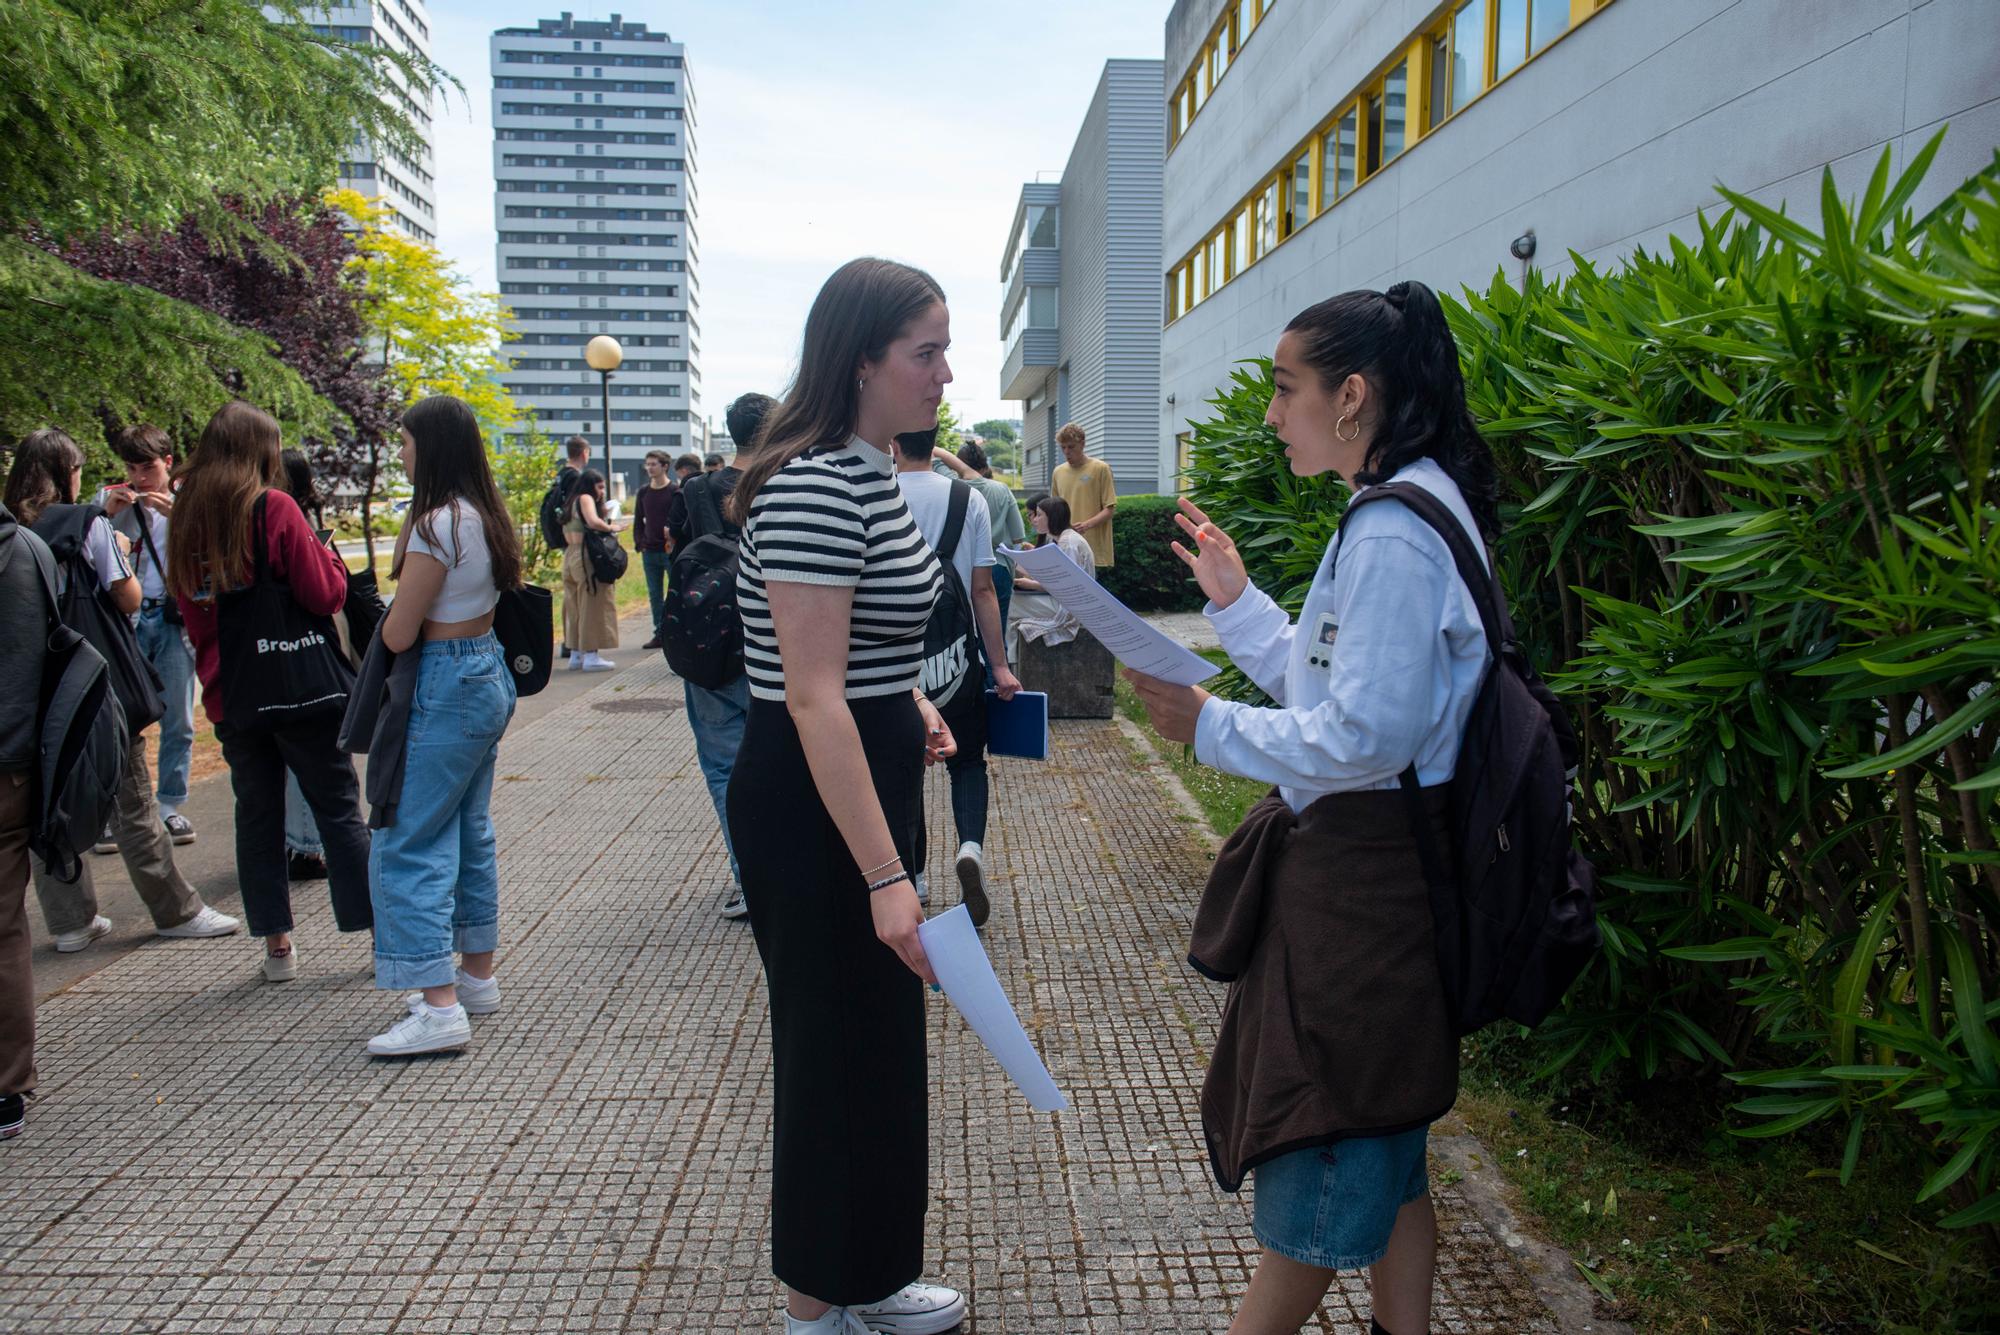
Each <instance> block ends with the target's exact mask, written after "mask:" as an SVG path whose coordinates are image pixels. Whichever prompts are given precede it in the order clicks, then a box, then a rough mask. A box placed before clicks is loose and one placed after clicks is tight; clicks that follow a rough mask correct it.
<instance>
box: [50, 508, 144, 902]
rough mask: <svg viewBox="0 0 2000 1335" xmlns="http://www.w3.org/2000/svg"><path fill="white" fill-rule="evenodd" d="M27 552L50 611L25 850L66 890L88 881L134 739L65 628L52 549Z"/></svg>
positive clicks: (79, 642)
mask: <svg viewBox="0 0 2000 1335" xmlns="http://www.w3.org/2000/svg"><path fill="white" fill-rule="evenodd" d="M28 546H29V547H30V548H31V549H32V550H33V552H34V557H35V564H36V566H37V567H38V568H39V570H40V572H41V581H42V592H43V596H44V597H45V598H46V599H47V608H48V644H47V648H46V650H45V652H44V653H43V656H42V679H41V682H40V683H39V686H40V697H39V699H38V701H37V708H36V713H35V719H36V755H35V816H34V822H35V823H34V829H33V832H32V833H30V835H29V836H28V847H29V848H30V849H31V850H32V851H33V852H34V854H35V856H37V857H39V858H40V859H41V860H42V865H43V866H45V867H47V868H48V871H49V874H50V875H51V876H54V877H55V878H56V879H57V880H58V881H61V882H63V883H64V884H66V885H68V884H74V883H75V881H76V879H77V877H79V876H81V875H82V874H83V850H85V849H86V848H89V847H90V846H91V845H92V844H93V843H95V842H96V841H97V837H98V835H99V834H101V833H102V832H103V830H104V826H105V822H106V821H108V820H109V819H110V818H111V808H112V805H113V804H114V803H115V802H116V800H117V796H118V784H119V781H120V780H121V779H122V778H123V777H124V774H125V759H126V748H127V745H128V743H129V742H130V738H131V734H130V732H129V731H128V730H127V729H126V726H125V710H124V707H123V706H122V705H120V704H119V703H118V694H117V692H116V691H114V690H113V689H112V684H111V674H110V672H109V671H108V670H107V669H106V667H105V663H104V657H103V655H101V654H99V653H98V652H97V650H95V649H93V648H92V647H91V645H90V641H88V640H86V639H84V638H83V636H82V635H80V634H78V633H77V632H76V631H75V630H74V629H73V628H71V627H70V626H68V625H65V624H64V623H63V620H62V616H61V611H60V609H61V603H60V600H59V598H58V596H57V594H56V565H55V561H54V559H53V558H52V557H51V556H50V554H49V550H48V548H47V547H46V546H45V545H43V544H42V543H40V542H31V543H29V544H28Z"/></svg>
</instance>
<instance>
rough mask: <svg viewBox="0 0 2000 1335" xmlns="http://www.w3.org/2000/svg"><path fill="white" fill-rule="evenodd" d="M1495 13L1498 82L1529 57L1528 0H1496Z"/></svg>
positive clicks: (1494, 40)
mask: <svg viewBox="0 0 2000 1335" xmlns="http://www.w3.org/2000/svg"><path fill="white" fill-rule="evenodd" d="M1564 2H1565V3H1567V0H1564ZM1495 13H1496V15H1497V16H1498V17H1497V20H1496V22H1495V23H1494V25H1493V27H1494V33H1493V80H1494V82H1495V83H1498V82H1499V81H1500V80H1501V79H1504V78H1506V77H1507V76H1508V75H1509V74H1511V73H1513V71H1514V70H1515V69H1516V68H1517V67H1519V65H1520V64H1521V62H1523V61H1524V60H1526V59H1527V58H1528V0H1495Z"/></svg>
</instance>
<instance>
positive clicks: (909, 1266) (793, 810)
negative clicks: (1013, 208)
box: [726, 259, 965, 1335]
mask: <svg viewBox="0 0 2000 1335" xmlns="http://www.w3.org/2000/svg"><path fill="white" fill-rule="evenodd" d="M950 342H951V319H950V314H949V312H947V311H946V309H945V304H944V293H943V291H941V290H940V289H939V287H938V285H937V283H936V281H935V280H933V279H932V278H931V276H930V275H929V274H926V273H924V272H922V271H921V270H918V269H912V268H910V267H909V266H908V265H903V264H895V263H892V262H890V261H888V260H874V259H861V260H853V261H850V262H849V263H847V264H844V265H842V266H841V267H840V268H839V269H838V270H837V271H835V273H834V275H833V276H832V277H831V278H829V279H827V280H826V285H825V286H824V287H822V288H821V289H820V292H819V296H818V297H817V298H815V299H814V301H813V304H812V310H811V312H810V313H809V314H808V315H807V316H806V332H805V344H804V347H803V349H802V351H801V352H800V355H799V372H798V378H797V379H796V380H795V381H794V382H793V384H792V387H791V389H790V391H789V392H788V393H787V394H786V395H785V398H784V401H783V402H782V403H780V404H778V405H777V406H776V407H774V408H772V409H771V411H770V413H769V414H768V415H767V416H766V417H765V419H764V425H763V427H762V428H761V429H760V430H759V431H758V433H757V442H758V443H757V447H756V457H755V460H754V461H753V462H752V463H751V464H750V466H749V467H748V468H746V469H744V471H743V477H742V479H741V480H740V481H738V482H737V484H736V490H735V491H734V492H733V493H732V494H731V496H730V506H731V509H732V511H733V517H734V518H735V519H736V521H737V522H738V523H740V524H741V525H742V526H743V539H742V555H741V568H740V571H739V573H738V575H737V582H736V600H737V605H738V607H739V608H740V609H741V612H742V616H743V663H744V670H745V672H746V674H747V675H748V676H749V678H750V713H749V717H748V720H747V721H746V723H745V724H744V731H743V743H742V746H741V747H740V748H739V749H738V751H737V754H736V767H735V769H734V771H733V772H732V773H731V774H730V777H729V794H728V797H727V799H726V805H727V808H728V818H729V830H730V837H731V843H732V845H733V847H734V848H735V850H736V856H737V860H738V861H739V862H740V863H741V866H742V877H743V895H744V898H745V899H746V900H747V901H748V903H749V907H750V927H751V930H752V931H753V932H754V933H755V934H756V937H757V953H758V954H759V955H760V956H762V958H763V961H764V978H765V983H766V986H767V988H768V990H769V993H770V1003H771V1061H772V1066H773V1068H774V1077H775V1078H774V1080H773V1087H774V1095H775V1098H774V1103H775V1107H774V1109H773V1117H772V1122H773V1127H772V1131H773V1136H772V1139H773V1147H772V1164H771V1268H772V1270H774V1271H775V1272H776V1273H777V1277H778V1278H779V1279H780V1280H782V1281H784V1284H785V1286H786V1288H787V1289H788V1290H789V1293H788V1295H787V1302H786V1310H785V1329H786V1331H787V1332H788V1335H807V1333H808V1332H812V1333H813V1335H866V1333H867V1332H869V1331H897V1332H901V1333H902V1335H930V1333H931V1332H938V1331H946V1330H950V1329H952V1328H953V1327H955V1326H957V1325H958V1324H959V1323H960V1321H961V1320H963V1319H964V1316H965V1299H964V1297H963V1296H962V1295H961V1294H959V1293H958V1292H956V1291H955V1290H953V1289H948V1288H945V1287H944V1286H942V1285H937V1284H923V1283H919V1282H917V1276H918V1274H919V1273H920V1271H921V1268H922V1266H923V1259H924V1212H925V1208H926V1206H927V1205H928V1204H929V1202H930V1165H929V1158H928V1155H929V1149H928V1147H929V1135H930V1126H929V1116H928V1112H927V1101H928V1091H929V1081H928V1079H927V1077H926V1075H925V1070H924V998H923V985H924V984H925V983H934V982H936V981H937V980H936V978H935V976H934V975H933V974H932V972H931V966H930V963H929V961H928V960H926V959H925V958H924V947H923V942H922V941H921V939H920V938H919V937H918V935H917V928H918V927H919V926H920V925H921V924H922V922H923V920H924V911H923V909H922V908H921V907H920V906H919V904H918V902H917V891H916V887H915V886H914V884H912V881H911V877H910V872H909V870H908V866H909V862H908V859H910V858H912V857H913V856H914V855H915V852H916V849H915V836H916V833H917V822H918V820H919V818H920V811H919V804H920V802H921V800H922V796H923V772H924V770H923V767H924V766H925V765H926V764H928V763H934V762H936V761H938V760H942V759H944V758H945V757H947V756H949V755H951V754H952V752H953V749H954V748H953V743H952V738H951V733H950V731H949V730H948V729H947V728H946V727H945V724H944V721H943V720H942V719H941V718H940V717H939V716H938V712H937V710H936V709H934V708H933V707H932V706H931V704H930V702H929V701H928V700H926V699H924V697H923V695H922V693H921V692H920V691H918V689H917V680H918V676H919V669H920V667H921V665H922V660H923V649H924V629H925V627H926V625H927V624H928V623H929V621H930V615H931V607H932V605H933V604H934V603H935V602H936V600H937V596H938V593H939V591H940V589H941V588H942V587H943V576H942V573H941V571H940V568H939V566H938V563H937V558H936V557H935V556H934V555H933V554H932V552H931V549H930V547H929V546H928V545H927V544H926V543H925V542H924V537H923V534H922V533H921V532H920V531H919V530H918V528H917V525H916V521H915V520H913V519H912V518H911V516H910V510H909V506H907V505H906V504H905V503H904V501H903V493H902V490H901V489H900V488H899V487H898V486H897V485H896V477H895V462H894V459H893V457H892V455H891V453H890V451H891V450H893V449H894V448H895V438H896V437H897V436H898V435H900V434H902V433H904V432H910V431H928V430H930V429H931V428H932V427H934V426H936V425H937V410H938V404H939V403H940V402H941V401H942V399H943V395H944V387H945V386H946V385H947V384H949V383H951V367H950V366H949V364H948V363H947V362H946V360H945V349H946V347H947V346H948V345H949V344H950Z"/></svg>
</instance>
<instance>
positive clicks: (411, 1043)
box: [368, 1005, 472, 1057]
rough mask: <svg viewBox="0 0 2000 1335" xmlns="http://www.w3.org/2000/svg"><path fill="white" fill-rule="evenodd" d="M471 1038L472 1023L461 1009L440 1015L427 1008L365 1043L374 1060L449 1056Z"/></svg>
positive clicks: (415, 1011)
mask: <svg viewBox="0 0 2000 1335" xmlns="http://www.w3.org/2000/svg"><path fill="white" fill-rule="evenodd" d="M471 1038H472V1021H471V1020H468V1019H467V1018H466V1016H465V1007H464V1006H462V1005H459V1006H453V1007H452V1008H451V1009H450V1010H448V1011H445V1012H443V1013H442V1014H440V1013H439V1012H437V1011H434V1010H432V1009H431V1008H430V1007H429V1006H425V1007H423V1009H421V1010H413V1011H411V1012H410V1013H409V1014H407V1015H405V1016H404V1017H403V1018H402V1019H400V1020H398V1021H396V1023H394V1024H392V1025H390V1026H389V1027H388V1028H387V1029H385V1030H383V1031H382V1032H381V1033H379V1034H377V1035H375V1037H373V1038H371V1039H369V1040H368V1051H369V1053H370V1054H371V1055H372V1056H376V1057H414V1056H416V1055H417V1054H418V1053H422V1052H450V1051H452V1050H453V1049H455V1048H462V1047H464V1046H465V1045H466V1043H467V1042H468V1041H469V1040H470V1039H471Z"/></svg>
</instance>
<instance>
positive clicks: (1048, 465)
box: [1000, 60, 1165, 495]
mask: <svg viewBox="0 0 2000 1335" xmlns="http://www.w3.org/2000/svg"><path fill="white" fill-rule="evenodd" d="M1160 79H1161V65H1160V62H1159V61H1157V60H1110V61H1106V62H1105V65H1104V72H1103V74H1102V75H1101V76H1100V77H1099V79H1098V84H1097V90H1096V93H1095V95H1094V96H1093V97H1092V98H1091V101H1090V107H1089V109H1088V110H1087V111H1085V113H1084V117H1083V124H1082V125H1081V126H1080V127H1079V129H1078V131H1077V137H1076V142H1075V144H1074V145H1073V146H1072V147H1071V149H1070V155H1069V161H1068V163H1067V164H1066V165H1065V166H1064V168H1063V174H1062V180H1061V181H1060V182H1059V183H1058V182H1035V183H1030V184H1027V185H1024V186H1022V187H1021V194H1020V197H1019V200H1018V201H1017V203H1016V205H1015V209H1014V222H1013V226H1012V227H1011V228H1010V229H1009V232H1008V237H1007V246H1006V250H1005V252H1004V253H1003V255H1002V257H1001V262H1000V282H1001V285H1002V289H1003V292H1002V297H1001V307H1000V324H1001V339H1002V342H1003V345H1004V347H1005V349H1006V352H1005V360H1004V361H1003V363H1002V365H1001V372H1000V393H1001V396H1002V397H1003V398H1008V399H1013V400H1015V401H1017V402H1018V403H1019V404H1020V405H1021V418H1022V422H1023V427H1022V460H1021V477H1022V480H1023V482H1024V483H1025V484H1026V485H1028V486H1030V487H1036V486H1043V485H1046V484H1047V482H1048V479H1049V476H1050V474H1051V473H1052V472H1053V470H1054V468H1055V465H1056V464H1057V463H1058V462H1060V458H1059V452H1058V451H1057V450H1056V448H1055V446H1054V437H1055V433H1056V431H1057V430H1058V429H1059V428H1060V427H1061V426H1062V425H1063V424H1064V423H1067V422H1075V423H1076V424H1077V425H1078V426H1080V427H1082V428H1083V432H1084V438H1085V448H1086V449H1087V450H1088V451H1089V453H1090V454H1091V456H1092V457H1093V458H1098V459H1103V460H1104V461H1105V462H1107V463H1109V464H1110V465H1111V472H1112V476H1113V477H1115V478H1116V479H1117V482H1118V490H1119V492H1120V493H1121V494H1126V495H1129V494H1132V493H1135V492H1151V491H1154V490H1157V489H1158V488H1159V486H1160V485H1161V483H1162V481H1163V479H1162V477H1161V475H1160V473H1159V468H1158V429H1159V410H1158V403H1159V385H1160V327H1159V325H1160V322H1159V274H1160V269H1161V255H1160V158H1161V154H1162V152H1163V151H1164V149H1165V142H1164V133H1163V131H1162V128H1161V124H1160V114H1159V107H1160V93H1161V83H1160Z"/></svg>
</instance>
